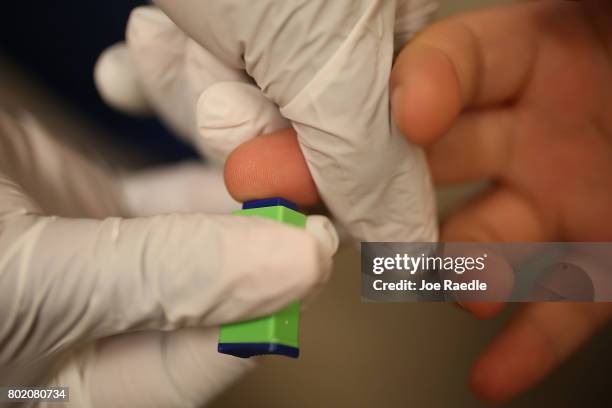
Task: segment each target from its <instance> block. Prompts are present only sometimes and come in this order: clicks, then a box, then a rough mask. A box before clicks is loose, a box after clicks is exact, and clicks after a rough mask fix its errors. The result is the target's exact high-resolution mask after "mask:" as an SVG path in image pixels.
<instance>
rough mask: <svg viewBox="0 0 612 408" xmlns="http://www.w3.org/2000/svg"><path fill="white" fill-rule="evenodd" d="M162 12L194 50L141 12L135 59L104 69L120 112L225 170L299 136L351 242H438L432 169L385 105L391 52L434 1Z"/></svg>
mask: <svg viewBox="0 0 612 408" xmlns="http://www.w3.org/2000/svg"><path fill="white" fill-rule="evenodd" d="M158 3H159V4H160V6H161V7H162V8H163V9H164V10H165V11H166V12H167V13H168V14H169V15H170V17H172V18H173V19H174V20H175V21H176V22H178V24H179V25H180V27H181V28H182V29H184V30H185V31H186V32H187V33H188V34H189V37H188V36H187V35H186V34H184V33H183V32H182V31H181V30H180V29H179V28H177V27H176V26H175V24H174V23H172V22H171V21H170V20H169V19H168V18H167V17H165V16H164V15H163V14H162V13H160V12H159V11H158V10H156V9H154V8H150V7H149V8H139V9H137V10H135V11H134V13H133V14H132V17H131V19H130V23H129V25H128V29H127V47H126V46H125V45H121V44H120V45H116V46H115V47H113V48H111V49H109V50H108V51H107V52H106V53H105V54H104V55H103V56H102V58H101V59H100V62H99V64H98V67H97V70H96V78H97V83H98V86H99V89H100V90H101V94H102V95H103V96H104V97H105V99H106V100H107V101H108V102H109V103H110V104H111V105H113V106H116V107H118V108H120V109H122V110H127V111H132V112H134V111H137V112H143V111H147V110H151V109H152V110H154V111H155V112H157V113H158V114H160V115H161V117H162V118H164V119H165V120H166V121H167V122H168V123H169V124H171V126H173V127H174V128H175V129H176V130H177V132H178V133H179V134H180V135H182V136H184V137H186V138H188V139H189V140H191V141H192V142H193V143H194V144H195V145H196V146H198V147H199V148H200V150H202V151H203V152H204V153H205V154H206V153H208V154H211V153H212V154H214V155H216V156H217V157H220V158H221V159H224V158H226V157H227V155H228V154H229V153H230V152H231V151H232V150H233V149H234V148H236V147H237V146H238V145H239V144H241V143H243V142H245V141H247V140H249V139H251V138H253V137H255V136H257V135H259V134H263V133H270V132H273V131H276V130H278V129H280V128H283V127H287V126H289V125H292V126H293V127H294V128H295V129H296V130H297V132H298V136H299V141H300V146H301V149H302V152H303V153H304V156H305V157H306V161H307V164H308V167H309V169H310V171H311V173H312V176H313V178H314V180H315V182H316V184H317V187H318V189H319V192H320V194H321V196H322V198H323V199H324V201H325V202H326V204H327V205H328V207H329V208H330V210H331V211H332V214H333V215H334V216H335V217H336V218H337V219H338V220H339V221H340V223H341V225H343V226H345V227H346V228H347V229H348V231H349V232H350V233H351V235H352V236H353V237H355V238H356V239H358V240H365V241H387V240H391V241H433V240H435V239H436V238H437V228H436V217H435V202H434V198H433V190H432V187H431V183H430V177H429V174H428V171H427V166H426V163H425V160H424V157H423V155H422V153H421V151H420V150H419V149H417V148H415V147H412V146H410V145H408V144H407V143H406V142H405V141H404V138H402V137H401V136H400V135H399V132H398V130H397V129H396V127H395V125H394V124H393V121H392V120H391V119H390V114H389V102H388V101H389V94H388V79H389V74H390V71H391V64H392V60H393V54H394V51H395V50H399V48H400V47H401V46H402V45H403V44H404V43H405V42H406V41H407V39H408V38H410V37H411V36H412V35H413V34H414V33H415V32H416V31H417V30H418V29H420V28H421V27H423V26H424V25H425V23H426V22H427V21H428V18H429V17H430V15H431V14H432V13H433V11H435V9H436V2H434V1H429V0H419V1H417V0H397V1H395V0H390V1H388V0H384V1H383V0H359V1H355V0H343V1H334V2H329V1H326V0H320V1H308V2H304V4H301V3H300V5H299V7H298V5H296V3H295V2H284V1H282V0H268V1H263V2H257V4H251V3H249V4H248V5H244V3H239V2H237V1H233V2H232V1H230V2H227V1H222V2H217V1H200V0H182V1H174V0H173V1H161V0H160V1H159V2H158ZM298 8H299V12H295V11H296V9H298ZM247 73H248V75H247ZM253 79H254V80H255V82H256V84H257V86H255V85H254V84H253ZM261 90H263V92H262V91H261ZM277 106H280V107H281V108H280V111H279V108H278V107H277ZM281 112H282V115H281ZM283 116H284V117H287V118H289V119H290V122H287V121H286V120H285V119H283Z"/></svg>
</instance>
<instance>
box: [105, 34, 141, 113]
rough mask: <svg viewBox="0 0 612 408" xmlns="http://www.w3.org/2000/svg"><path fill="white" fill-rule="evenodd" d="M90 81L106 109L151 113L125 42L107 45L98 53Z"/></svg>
mask: <svg viewBox="0 0 612 408" xmlns="http://www.w3.org/2000/svg"><path fill="white" fill-rule="evenodd" d="M94 81H95V83H96V88H97V89H98V93H99V94H100V96H101V97H102V99H103V100H104V102H106V103H107V104H108V105H109V106H110V107H112V108H114V109H117V110H118V111H120V112H124V113H127V114H130V115H145V114H149V113H151V107H150V106H149V103H148V101H147V97H146V95H145V92H144V90H143V88H142V85H141V84H140V82H139V80H138V75H137V73H136V68H135V65H134V62H133V61H132V56H131V54H130V51H129V49H128V47H127V45H126V44H125V43H123V42H120V43H117V44H115V45H113V46H110V47H108V48H107V49H106V50H104V52H103V53H102V54H100V57H99V58H98V61H97V62H96V66H95V69H94Z"/></svg>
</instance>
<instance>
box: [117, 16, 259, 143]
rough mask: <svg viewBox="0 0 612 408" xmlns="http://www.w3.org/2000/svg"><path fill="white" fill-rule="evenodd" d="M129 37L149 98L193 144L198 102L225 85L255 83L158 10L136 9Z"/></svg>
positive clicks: (140, 76) (137, 69)
mask: <svg viewBox="0 0 612 408" xmlns="http://www.w3.org/2000/svg"><path fill="white" fill-rule="evenodd" d="M126 35H127V43H128V47H129V49H130V52H131V54H132V57H133V60H134V61H135V64H136V71H137V73H138V77H139V78H140V80H141V81H142V83H143V88H144V89H145V90H146V92H147V94H148V95H149V100H150V101H151V103H152V104H154V108H155V110H156V111H157V112H158V113H159V114H160V115H161V116H162V117H163V119H164V120H165V121H167V122H168V123H169V124H170V125H171V126H172V127H173V128H174V129H177V131H178V132H179V134H180V136H183V137H185V138H187V139H189V140H191V139H193V138H194V137H195V135H196V133H197V130H196V129H197V120H196V115H195V110H196V104H197V101H198V99H199V98H200V95H201V94H202V93H203V92H204V91H205V90H206V89H208V88H209V87H210V86H211V85H213V84H215V83H217V82H220V81H230V82H235V81H237V82H249V81H250V80H249V78H248V77H247V76H246V74H245V73H244V72H243V71H242V70H240V69H235V68H232V67H229V66H227V65H226V64H223V63H222V62H220V61H219V59H217V58H216V57H214V56H213V55H212V54H211V53H209V52H208V51H207V50H206V49H204V48H203V47H201V46H200V45H198V44H197V43H195V42H194V41H192V40H191V39H189V38H188V37H187V36H186V34H185V33H183V31H181V30H180V29H179V28H178V27H177V26H176V25H175V24H174V23H173V22H172V21H171V20H170V19H169V18H168V17H167V16H166V15H165V14H164V13H163V12H161V11H160V10H159V9H157V8H156V7H153V6H146V7H138V8H136V9H134V11H133V12H132V14H131V16H130V20H129V22H128V27H127V34H126Z"/></svg>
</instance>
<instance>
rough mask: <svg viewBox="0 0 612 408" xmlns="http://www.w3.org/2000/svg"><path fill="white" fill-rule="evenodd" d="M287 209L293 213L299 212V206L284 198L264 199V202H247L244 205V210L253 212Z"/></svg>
mask: <svg viewBox="0 0 612 408" xmlns="http://www.w3.org/2000/svg"><path fill="white" fill-rule="evenodd" d="M279 206H280V207H287V208H289V209H291V210H293V211H299V210H298V206H297V205H296V204H295V203H292V202H291V201H288V200H285V199H284V198H280V197H275V198H264V199H263V200H253V201H247V202H246V203H244V204H242V209H243V210H252V209H254V208H266V207H279Z"/></svg>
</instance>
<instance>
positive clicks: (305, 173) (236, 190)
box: [225, 129, 319, 206]
mask: <svg viewBox="0 0 612 408" xmlns="http://www.w3.org/2000/svg"><path fill="white" fill-rule="evenodd" d="M225 182H226V185H227V188H228V190H229V192H230V194H231V195H232V197H234V198H235V199H236V200H238V201H248V200H252V199H257V198H264V197H276V196H280V197H285V198H287V199H288V200H291V201H294V202H296V203H298V204H300V205H303V206H312V205H314V204H317V203H318V202H319V194H318V191H317V187H316V186H315V184H314V181H313V179H312V176H311V175H310V171H309V169H308V165H307V164H306V161H305V159H304V155H303V154H302V151H301V149H300V145H299V143H298V141H297V136H296V134H295V131H294V130H293V129H284V130H281V131H278V132H276V133H272V134H269V135H265V136H260V137H257V138H255V139H252V140H250V141H248V142H246V143H244V144H242V145H241V146H239V147H238V148H237V149H236V150H235V151H234V152H232V154H231V155H230V157H229V158H228V160H227V162H226V164H225Z"/></svg>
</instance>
